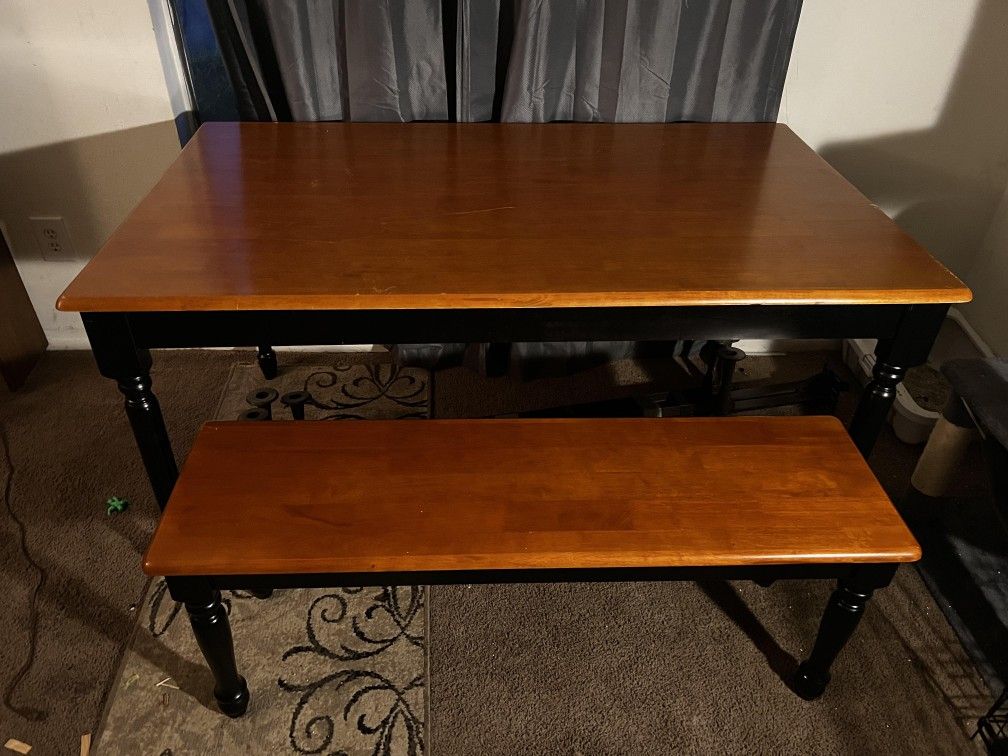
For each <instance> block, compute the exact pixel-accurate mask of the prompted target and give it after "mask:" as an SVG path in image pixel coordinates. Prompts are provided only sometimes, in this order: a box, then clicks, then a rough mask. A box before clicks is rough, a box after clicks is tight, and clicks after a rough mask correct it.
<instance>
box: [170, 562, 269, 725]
mask: <svg viewBox="0 0 1008 756" xmlns="http://www.w3.org/2000/svg"><path fill="white" fill-rule="evenodd" d="M167 581H168V590H169V591H170V592H171V595H172V598H174V599H175V600H176V601H181V602H183V603H184V604H185V608H186V612H188V614H189V623H190V624H191V625H192V629H193V634H195V636H196V642H197V643H198V644H199V647H200V651H202V652H203V658H204V659H206V663H207V666H208V667H210V671H211V672H212V673H213V677H214V698H215V699H216V700H217V705H218V706H219V707H220V710H221V711H222V712H224V713H225V714H227V715H228V716H229V717H240V716H241V715H242V714H244V713H245V710H246V709H248V704H249V691H248V685H246V683H245V678H244V677H242V676H241V675H239V674H238V667H237V665H236V664H235V655H234V643H233V641H232V639H231V624H230V623H229V622H228V616H227V610H226V609H225V608H224V604H222V603H221V596H220V591H218V590H217V589H216V588H213V587H212V586H211V585H210V583H209V582H208V581H207V580H205V579H201V578H171V577H169V578H167Z"/></svg>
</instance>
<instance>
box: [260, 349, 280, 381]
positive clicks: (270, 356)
mask: <svg viewBox="0 0 1008 756" xmlns="http://www.w3.org/2000/svg"><path fill="white" fill-rule="evenodd" d="M256 360H258V361H259V369H260V370H261V371H262V374H263V378H265V379H266V380H267V381H269V380H272V379H273V378H276V377H277V356H276V352H274V351H273V347H271V346H260V347H259V354H257V355H256Z"/></svg>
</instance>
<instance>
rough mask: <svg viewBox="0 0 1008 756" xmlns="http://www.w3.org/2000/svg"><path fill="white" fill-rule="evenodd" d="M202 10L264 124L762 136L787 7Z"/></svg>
mask: <svg viewBox="0 0 1008 756" xmlns="http://www.w3.org/2000/svg"><path fill="white" fill-rule="evenodd" d="M210 6H211V9H212V10H216V12H215V13H213V14H212V15H213V18H214V23H215V26H216V31H217V34H218V37H225V38H228V39H230V40H231V43H232V44H233V46H234V54H235V55H236V56H244V57H245V58H246V60H245V61H242V63H245V64H246V65H247V66H248V68H249V69H250V71H246V70H243V69H242V66H241V65H238V64H237V63H236V62H235V61H233V60H228V59H227V58H228V55H227V54H225V58H226V60H225V62H226V63H227V64H228V68H229V71H230V72H231V74H232V78H233V79H235V78H237V79H238V80H239V83H240V86H241V87H242V88H249V89H253V90H254V89H258V90H259V92H258V93H256V94H257V95H258V96H261V97H262V98H263V99H264V100H265V102H266V103H267V109H266V110H267V117H268V118H270V119H275V120H286V117H285V114H287V113H289V118H290V119H292V120H296V121H315V120H351V119H352V120H355V121H417V120H446V119H448V118H449V111H451V117H452V119H457V120H460V121H490V120H501V121H519V122H528V121H616V122H642V121H772V120H775V119H776V117H777V109H778V106H779V104H780V96H781V90H782V88H783V85H784V75H785V73H786V71H787V64H788V60H789V57H790V54H791V45H792V42H793V39H794V32H795V27H796V25H797V23H798V16H799V12H800V10H801V0H703V1H700V0H553V1H552V2H549V1H548V0H538V1H537V0H517V1H514V0H443V2H442V0H210ZM448 21H450V22H452V26H451V27H448V26H446V22H448ZM225 46H226V45H224V44H222V47H225ZM448 58H451V60H448ZM274 70H275V72H276V76H275V78H276V79H278V81H277V82H276V85H275V86H274V85H271V78H274V77H273V76H271V72H273V71H274ZM249 73H251V76H250V75H249ZM452 100H454V102H452ZM243 115H245V116H246V117H254V118H257V119H261V118H263V113H262V112H255V113H245V114H243Z"/></svg>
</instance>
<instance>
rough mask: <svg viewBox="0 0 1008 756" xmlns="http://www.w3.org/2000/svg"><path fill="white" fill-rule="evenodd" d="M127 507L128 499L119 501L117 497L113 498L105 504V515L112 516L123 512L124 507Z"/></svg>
mask: <svg viewBox="0 0 1008 756" xmlns="http://www.w3.org/2000/svg"><path fill="white" fill-rule="evenodd" d="M128 506H129V499H120V498H119V497H118V496H113V497H111V498H110V499H108V500H107V501H106V502H105V507H106V510H105V514H112V513H113V512H125V511H126V507H128Z"/></svg>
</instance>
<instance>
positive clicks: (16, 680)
mask: <svg viewBox="0 0 1008 756" xmlns="http://www.w3.org/2000/svg"><path fill="white" fill-rule="evenodd" d="M0 447H2V451H3V458H4V464H5V466H6V467H7V480H6V481H5V483H4V488H3V500H4V507H6V509H7V514H8V515H10V519H11V521H12V522H13V523H14V524H15V525H16V526H17V529H18V534H19V537H20V545H21V553H22V554H23V555H24V558H25V561H26V562H28V564H29V565H31V567H32V568H33V569H34V570H35V571H36V572H37V573H38V582H37V583H36V584H35V590H34V592H33V593H32V596H31V603H30V607H29V619H28V623H29V627H30V631H29V641H28V658H27V659H25V662H24V664H22V665H21V669H19V670H18V671H17V674H15V675H14V677H13V679H12V680H11V681H10V683H9V684H8V685H7V687H6V688H5V689H4V694H3V702H4V705H5V706H6V707H7V708H8V709H10V710H11V711H13V712H14V713H16V714H20V715H21V716H22V717H24V718H25V719H27V720H29V721H32V722H42V721H44V720H45V719H47V718H48V717H49V712H48V711H43V710H42V709H34V708H32V707H30V706H17V705H16V704H14V703H13V702H12V701H11V699H12V698H13V696H14V691H15V690H16V689H17V686H18V685H20V684H21V681H22V680H23V679H24V676H25V675H26V674H28V670H30V669H31V668H32V665H33V664H34V663H35V655H36V651H37V648H38V628H39V608H38V597H39V594H40V593H41V592H42V588H43V587H44V586H45V584H46V580H47V579H48V577H49V575H48V573H47V572H46V571H45V568H43V567H42V566H41V565H40V564H39V563H38V562H36V561H35V560H34V559H33V558H32V555H31V553H30V552H29V551H28V533H27V531H26V530H25V526H24V523H23V522H22V521H21V518H20V517H18V516H17V513H16V512H15V511H14V506H13V505H12V504H11V488H12V487H13V485H14V462H13V461H12V460H11V453H10V442H9V441H8V440H7V431H6V429H5V428H4V426H3V424H2V423H0Z"/></svg>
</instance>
